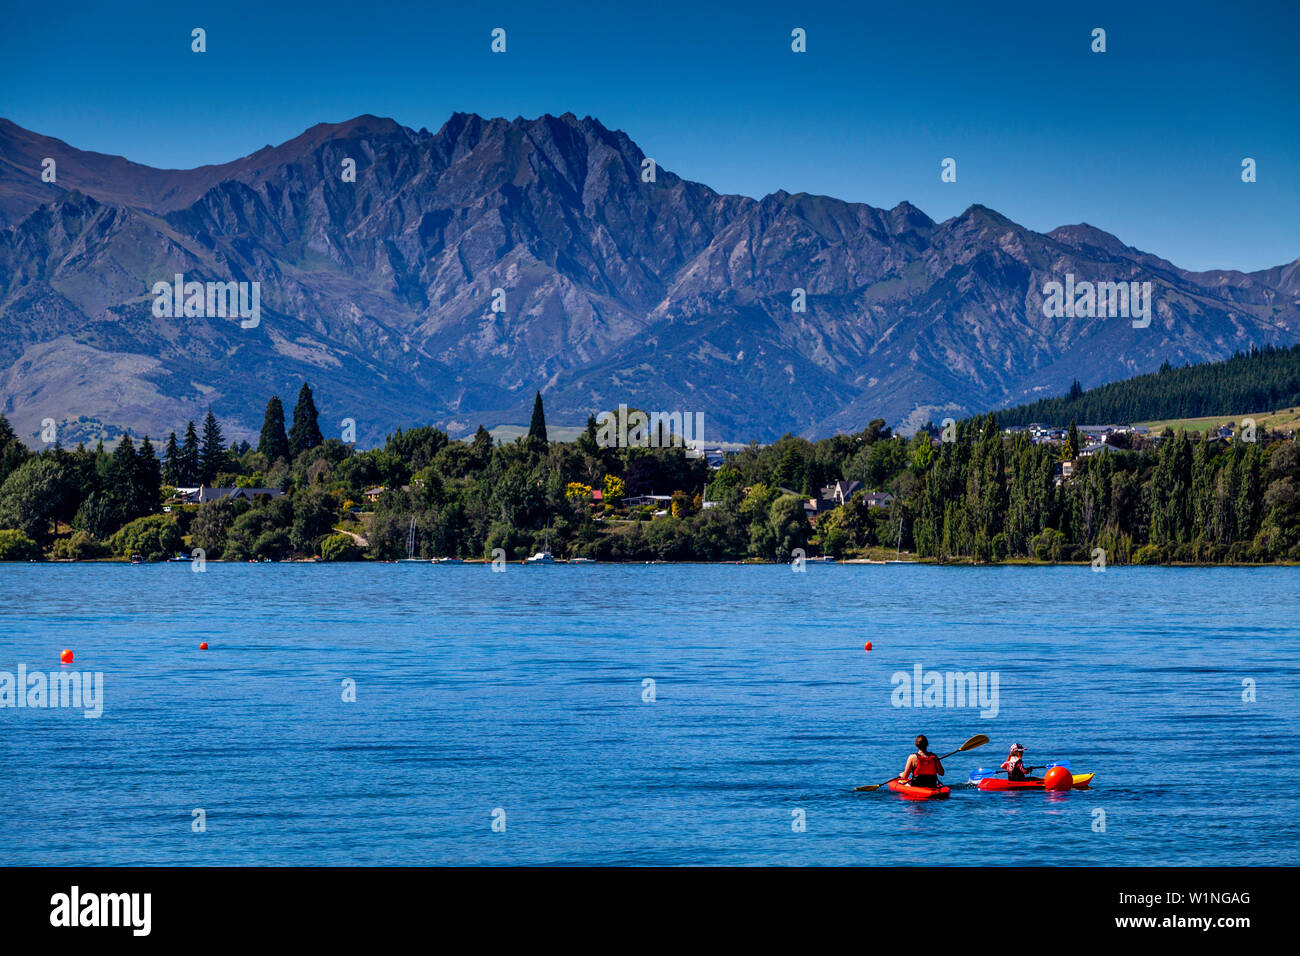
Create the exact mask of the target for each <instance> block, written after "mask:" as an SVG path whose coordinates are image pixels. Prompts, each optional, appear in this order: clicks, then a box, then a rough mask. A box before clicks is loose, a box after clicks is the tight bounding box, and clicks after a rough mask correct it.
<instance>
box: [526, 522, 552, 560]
mask: <svg viewBox="0 0 1300 956" xmlns="http://www.w3.org/2000/svg"><path fill="white" fill-rule="evenodd" d="M554 563H555V557H554V555H552V554H551V526H550V525H549V524H548V525H547V526H546V543H545V544H544V545H542V550H541V551H538V552H537V553H536V554H535V555H533V556H532V557H531V558H524V564H554Z"/></svg>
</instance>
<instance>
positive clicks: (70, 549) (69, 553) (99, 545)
mask: <svg viewBox="0 0 1300 956" xmlns="http://www.w3.org/2000/svg"><path fill="white" fill-rule="evenodd" d="M110 553H111V551H110V549H109V546H108V545H107V544H106V543H105V542H103V541H100V540H99V539H98V538H96V537H95V536H94V535H92V534H90V533H89V532H86V531H74V532H73V533H72V534H71V535H69V536H68V537H66V538H60V539H59V540H58V541H55V542H54V547H52V548H50V557H51V558H58V559H60V560H70V561H90V560H93V559H95V558H106V557H108V556H109V554H110Z"/></svg>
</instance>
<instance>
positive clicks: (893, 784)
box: [889, 778, 951, 800]
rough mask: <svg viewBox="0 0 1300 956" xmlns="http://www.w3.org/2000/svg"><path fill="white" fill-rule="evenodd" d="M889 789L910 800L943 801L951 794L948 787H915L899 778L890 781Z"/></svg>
mask: <svg viewBox="0 0 1300 956" xmlns="http://www.w3.org/2000/svg"><path fill="white" fill-rule="evenodd" d="M889 789H890V790H892V791H894V793H896V794H898V795H899V796H900V797H906V798H907V799H908V800H936V799H942V798H944V797H946V796H948V794H949V793H950V792H951V791H950V790H949V789H948V788H947V787H914V786H912V785H911V784H910V783H904V782H903V781H902V780H899V779H898V778H894V779H893V780H891V781H889Z"/></svg>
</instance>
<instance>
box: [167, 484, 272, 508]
mask: <svg viewBox="0 0 1300 956" xmlns="http://www.w3.org/2000/svg"><path fill="white" fill-rule="evenodd" d="M282 494H284V492H282V491H281V490H280V489H279V488H209V487H207V486H206V485H199V487H197V488H177V489H176V499H177V500H178V501H180V502H181V503H182V504H187V505H201V504H204V503H206V502H209V501H218V500H220V499H222V498H232V499H239V498H243V499H244V500H245V501H254V500H256V499H258V498H278V497H280V495H282Z"/></svg>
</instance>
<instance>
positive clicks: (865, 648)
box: [862, 641, 871, 651]
mask: <svg viewBox="0 0 1300 956" xmlns="http://www.w3.org/2000/svg"><path fill="white" fill-rule="evenodd" d="M862 649H863V650H864V651H869V650H871V642H870V641H867V643H865V644H863V645H862Z"/></svg>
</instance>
